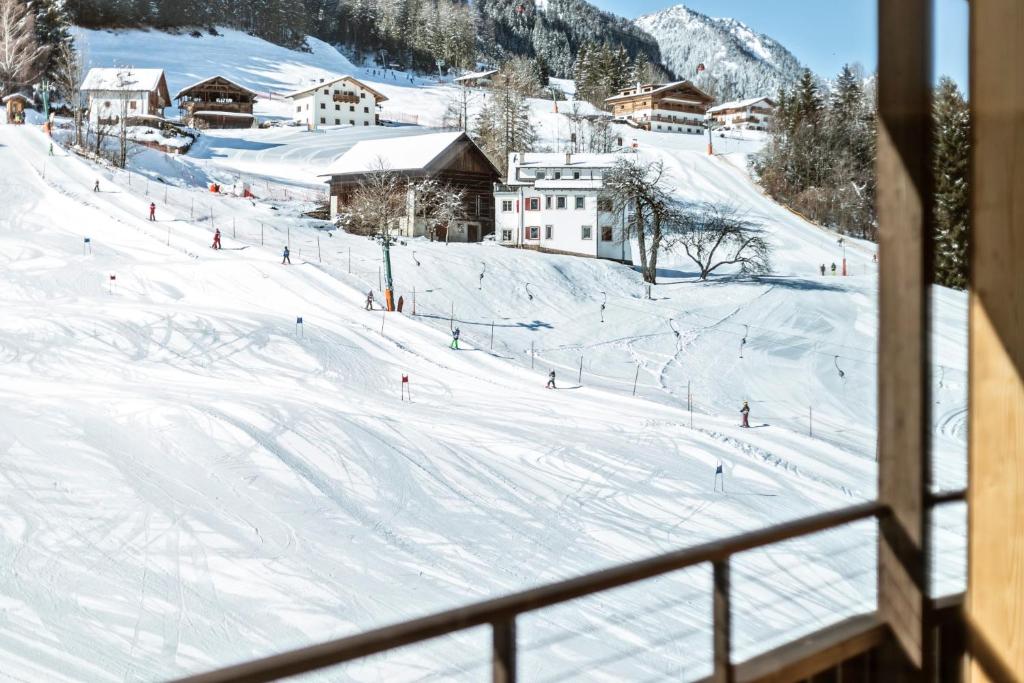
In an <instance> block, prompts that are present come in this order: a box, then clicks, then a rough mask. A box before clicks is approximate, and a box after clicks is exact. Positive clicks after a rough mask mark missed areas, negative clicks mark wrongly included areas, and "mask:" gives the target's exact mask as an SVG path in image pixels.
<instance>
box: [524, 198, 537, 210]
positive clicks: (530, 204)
mask: <svg viewBox="0 0 1024 683" xmlns="http://www.w3.org/2000/svg"><path fill="white" fill-rule="evenodd" d="M525 201H526V210H527V211H540V197H527V198H526V200H525Z"/></svg>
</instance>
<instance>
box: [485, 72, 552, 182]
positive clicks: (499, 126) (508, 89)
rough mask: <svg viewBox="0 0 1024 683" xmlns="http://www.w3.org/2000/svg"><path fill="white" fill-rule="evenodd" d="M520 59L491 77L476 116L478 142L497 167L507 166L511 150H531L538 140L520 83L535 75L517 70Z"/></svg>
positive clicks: (531, 78)
mask: <svg viewBox="0 0 1024 683" xmlns="http://www.w3.org/2000/svg"><path fill="white" fill-rule="evenodd" d="M523 61H525V60H522V61H520V60H511V61H509V62H506V63H505V64H504V65H503V66H502V68H501V71H500V72H499V73H498V74H497V75H496V76H495V78H494V86H493V88H492V94H491V96H490V97H488V99H487V101H486V102H485V103H484V106H483V107H482V108H481V110H480V114H479V116H478V117H477V124H476V135H475V138H476V141H477V144H479V145H480V148H481V149H482V150H483V151H484V153H485V154H487V156H488V157H489V158H490V159H491V161H492V162H494V165H495V166H497V167H498V168H506V167H507V166H508V155H509V154H510V153H511V152H529V151H531V150H533V146H534V144H536V140H537V135H536V131H535V130H534V125H533V121H532V120H531V119H530V107H529V105H528V103H527V101H526V97H525V96H524V94H523V90H522V87H523V85H522V84H523V83H524V82H525V81H530V80H533V79H535V75H534V74H532V73H531V74H523V73H521V72H520V71H517V69H516V65H517V64H518V65H521V64H522V62H523ZM534 83H535V81H534Z"/></svg>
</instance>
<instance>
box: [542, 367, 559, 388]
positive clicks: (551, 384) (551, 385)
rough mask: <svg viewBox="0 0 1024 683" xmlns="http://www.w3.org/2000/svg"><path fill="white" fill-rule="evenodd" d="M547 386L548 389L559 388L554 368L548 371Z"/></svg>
mask: <svg viewBox="0 0 1024 683" xmlns="http://www.w3.org/2000/svg"><path fill="white" fill-rule="evenodd" d="M545 388H546V389H557V388H558V387H556V386H555V371H554V370H552V371H551V372H549V373H548V383H547V386H546V387H545Z"/></svg>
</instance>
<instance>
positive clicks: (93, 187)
mask: <svg viewBox="0 0 1024 683" xmlns="http://www.w3.org/2000/svg"><path fill="white" fill-rule="evenodd" d="M92 191H93V192H99V191H100V181H99V179H97V180H96V184H95V185H93V186H92Z"/></svg>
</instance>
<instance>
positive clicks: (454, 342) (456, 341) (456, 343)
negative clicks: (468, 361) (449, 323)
mask: <svg viewBox="0 0 1024 683" xmlns="http://www.w3.org/2000/svg"><path fill="white" fill-rule="evenodd" d="M449 348H453V349H455V350H456V351H458V350H459V328H457V327H456V328H455V329H454V330H452V345H451V347H449Z"/></svg>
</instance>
